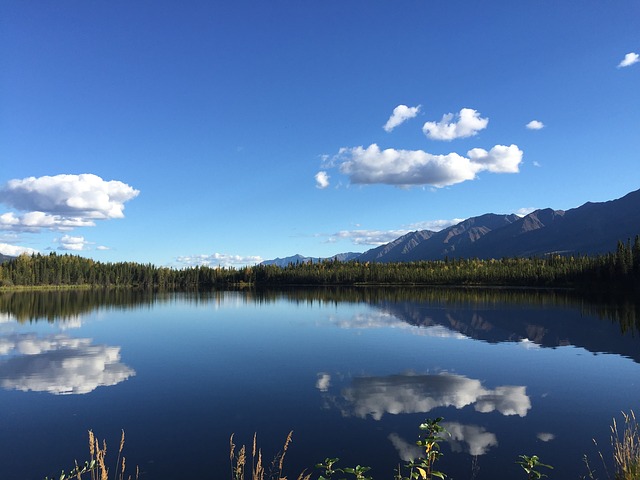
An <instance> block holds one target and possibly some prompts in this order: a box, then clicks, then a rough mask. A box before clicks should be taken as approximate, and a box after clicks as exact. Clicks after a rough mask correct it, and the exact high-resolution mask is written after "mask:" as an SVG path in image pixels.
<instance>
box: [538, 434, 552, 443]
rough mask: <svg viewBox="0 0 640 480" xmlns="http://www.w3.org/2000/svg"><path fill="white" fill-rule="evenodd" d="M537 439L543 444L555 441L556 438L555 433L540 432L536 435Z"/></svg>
mask: <svg viewBox="0 0 640 480" xmlns="http://www.w3.org/2000/svg"><path fill="white" fill-rule="evenodd" d="M536 437H537V438H538V440H540V441H542V442H550V441H551V440H554V439H555V438H556V436H555V435H554V434H553V433H548V432H540V433H538V434H537V435H536Z"/></svg>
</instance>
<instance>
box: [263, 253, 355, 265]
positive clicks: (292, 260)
mask: <svg viewBox="0 0 640 480" xmlns="http://www.w3.org/2000/svg"><path fill="white" fill-rule="evenodd" d="M360 255H361V253H358V252H348V253H339V254H337V255H333V256H332V257H327V258H321V257H304V256H302V255H300V254H296V255H292V256H290V257H284V258H275V259H273V260H265V261H264V262H261V263H260V265H276V266H278V267H286V266H288V265H295V264H296V263H308V262H312V263H318V262H322V261H323V260H334V259H335V260H338V261H339V262H348V261H350V260H355V259H356V258H358V257H359V256H360Z"/></svg>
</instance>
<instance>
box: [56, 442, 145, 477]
mask: <svg viewBox="0 0 640 480" xmlns="http://www.w3.org/2000/svg"><path fill="white" fill-rule="evenodd" d="M123 450H124V430H122V436H121V437H120V448H119V449H118V458H117V460H116V464H115V469H114V472H115V473H114V475H113V480H125V478H126V479H127V480H133V478H135V479H136V480H138V477H139V473H140V472H139V469H138V467H136V474H135V477H132V476H131V475H129V476H126V468H127V462H126V459H125V457H124V456H123V455H122V452H123ZM106 457H107V442H106V441H104V440H103V441H102V446H101V445H100V442H99V441H98V439H97V438H96V437H95V435H94V434H93V431H91V430H89V460H88V461H86V462H84V465H78V462H77V461H76V462H75V466H74V467H73V468H72V469H71V470H69V471H68V472H65V471H64V470H63V471H62V473H61V474H60V476H59V477H52V478H49V477H45V480H55V479H57V480H73V479H76V480H83V479H85V480H109V468H108V467H107V464H106Z"/></svg>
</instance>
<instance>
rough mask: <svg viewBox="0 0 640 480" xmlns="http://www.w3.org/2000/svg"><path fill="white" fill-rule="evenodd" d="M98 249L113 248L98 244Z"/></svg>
mask: <svg viewBox="0 0 640 480" xmlns="http://www.w3.org/2000/svg"><path fill="white" fill-rule="evenodd" d="M96 250H111V248H109V247H106V246H104V245H98V246H97V247H96Z"/></svg>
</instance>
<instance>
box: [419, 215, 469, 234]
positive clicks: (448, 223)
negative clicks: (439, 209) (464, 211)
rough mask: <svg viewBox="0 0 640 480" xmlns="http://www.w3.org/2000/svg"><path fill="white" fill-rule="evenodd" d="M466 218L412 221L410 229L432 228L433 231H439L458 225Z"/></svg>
mask: <svg viewBox="0 0 640 480" xmlns="http://www.w3.org/2000/svg"><path fill="white" fill-rule="evenodd" d="M464 220H465V219H464V218H452V219H451V220H425V221H424V222H417V223H412V224H411V225H409V228H410V231H413V230H431V231H432V232H439V231H440V230H444V229H445V228H449V227H452V226H453V225H457V224H459V223H460V222H463V221H464Z"/></svg>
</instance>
